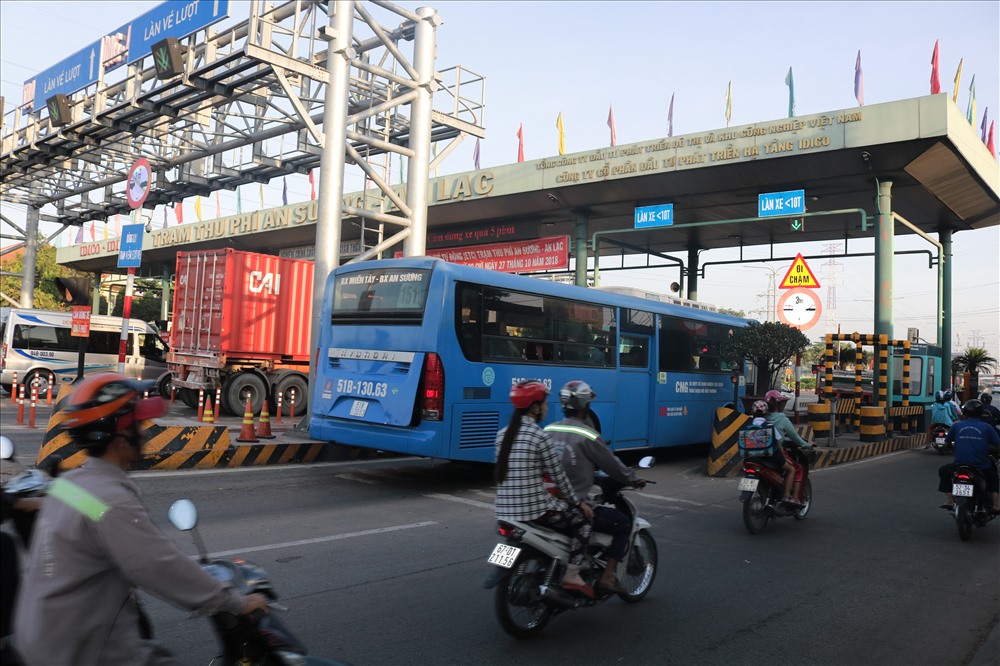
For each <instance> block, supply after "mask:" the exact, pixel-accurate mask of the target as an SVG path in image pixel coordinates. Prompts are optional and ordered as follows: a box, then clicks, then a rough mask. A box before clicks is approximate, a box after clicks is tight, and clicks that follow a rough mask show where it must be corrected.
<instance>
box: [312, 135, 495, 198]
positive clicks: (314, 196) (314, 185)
mask: <svg viewBox="0 0 1000 666" xmlns="http://www.w3.org/2000/svg"><path fill="white" fill-rule="evenodd" d="M477 141H478V139H477ZM477 145H478V144H477ZM309 198H310V199H315V198H316V180H315V179H314V178H313V170H312V169H309Z"/></svg>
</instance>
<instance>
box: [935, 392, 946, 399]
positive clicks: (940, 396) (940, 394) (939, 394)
mask: <svg viewBox="0 0 1000 666" xmlns="http://www.w3.org/2000/svg"><path fill="white" fill-rule="evenodd" d="M947 399H948V398H947V396H946V394H945V392H944V391H937V392H935V393H934V400H936V401H937V402H945V401H946V400H947Z"/></svg>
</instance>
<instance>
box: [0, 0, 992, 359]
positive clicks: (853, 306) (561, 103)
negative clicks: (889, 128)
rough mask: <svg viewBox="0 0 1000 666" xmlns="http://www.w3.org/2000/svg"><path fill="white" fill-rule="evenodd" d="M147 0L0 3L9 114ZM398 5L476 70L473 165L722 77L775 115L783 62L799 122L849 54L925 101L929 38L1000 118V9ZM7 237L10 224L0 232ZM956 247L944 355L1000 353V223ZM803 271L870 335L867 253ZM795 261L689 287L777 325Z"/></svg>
mask: <svg viewBox="0 0 1000 666" xmlns="http://www.w3.org/2000/svg"><path fill="white" fill-rule="evenodd" d="M157 4H159V3H157V2H134V1H126V0H118V1H115V2H91V1H85V0H77V1H73V2H56V1H54V0H44V1H38V0H24V1H21V0H0V83H2V86H0V91H2V94H3V96H4V97H5V98H6V100H7V105H6V107H5V108H6V109H8V110H9V109H10V108H11V106H12V104H14V103H17V102H19V101H20V99H21V84H22V83H23V82H24V81H25V80H26V79H28V78H30V77H31V76H33V75H34V74H36V73H38V72H39V71H42V70H44V69H46V68H48V67H50V66H52V65H54V64H55V63H56V62H58V61H59V60H60V59H62V58H64V57H66V56H68V55H70V54H72V53H74V52H76V51H78V50H79V49H81V48H83V47H84V46H86V45H87V44H89V43H91V42H92V41H94V40H95V39H97V38H98V37H99V36H100V35H101V34H103V33H105V32H108V31H110V30H113V29H115V28H117V27H119V26H120V25H122V24H123V23H125V22H126V21H128V20H131V19H133V18H135V17H138V16H139V15H140V14H142V13H143V12H145V11H147V10H148V9H150V8H152V7H154V6H156V5H157ZM398 4H399V5H401V6H403V7H406V8H408V9H416V8H417V7H420V6H429V7H433V8H435V9H436V10H437V11H438V14H439V17H440V18H441V21H442V24H441V25H440V26H439V28H438V30H437V47H438V57H437V68H438V69H439V70H441V69H445V68H449V67H453V66H456V65H461V66H462V67H463V68H465V69H468V70H471V71H473V72H475V73H478V74H480V75H482V76H484V77H485V78H486V85H485V102H486V108H485V113H484V126H485V128H486V139H484V140H483V141H482V143H481V146H480V163H481V166H482V168H489V167H493V166H497V165H501V164H508V163H512V162H515V161H516V159H517V147H518V145H517V142H518V140H517V136H516V133H517V131H518V128H519V127H521V126H523V128H524V151H525V159H526V160H533V159H540V158H544V157H552V156H554V155H557V154H558V131H557V129H556V124H555V123H556V117H557V116H558V115H559V114H560V113H561V114H562V116H563V122H564V126H565V142H566V146H565V147H566V152H567V153H573V152H579V151H586V150H592V149H596V148H600V147H604V146H608V145H609V139H610V129H609V127H608V124H607V121H608V113H609V109H610V108H611V106H613V107H614V116H615V130H616V134H617V142H618V145H624V144H627V143H633V142H639V141H647V140H650V139H654V138H662V137H665V136H666V131H667V107H668V105H669V102H670V98H671V95H674V98H675V101H674V118H673V119H674V134H675V135H680V134H687V133H693V132H700V131H705V130H714V129H719V128H723V127H725V126H726V118H725V107H726V102H725V100H726V89H727V85H728V84H729V82H730V81H731V82H732V118H731V124H732V125H740V124H747V123H756V122H763V121H768V120H774V119H780V118H784V117H786V116H787V114H788V88H787V87H786V85H785V76H786V74H787V73H788V68H789V67H792V68H793V73H794V82H795V103H796V109H795V110H796V114H797V115H809V114H814V113H823V112H829V111H834V110H839V109H846V108H852V107H856V106H857V102H856V101H855V97H854V68H855V61H856V58H857V54H858V51H859V50H860V51H861V58H862V68H863V72H864V101H865V103H866V104H867V105H870V104H877V103H880V102H889V101H896V100H902V99H909V98H912V97H919V96H924V95H927V94H929V93H930V75H931V64H930V61H931V54H932V51H933V49H934V43H935V40H939V46H940V80H941V88H942V91H945V92H947V93H948V94H949V96H950V95H951V93H952V90H953V88H954V83H953V80H954V77H955V72H956V69H957V68H958V63H959V59H962V63H963V64H962V79H961V84H960V88H959V94H958V102H957V105H958V107H959V109H960V110H961V111H962V113H965V112H966V110H967V107H968V102H969V96H970V92H969V85H970V83H971V81H972V76H973V75H975V95H976V109H977V112H976V122H975V125H976V128H977V131H978V128H979V125H980V123H981V121H982V117H983V114H984V113H987V114H988V117H989V118H990V119H995V118H1000V71H998V70H1000V57H998V54H1000V2H832V3H828V2H795V3H793V2H697V3H695V2H614V3H608V2H478V1H477V2H457V1H442V0H438V1H435V0H426V1H425V2H419V3H418V2H400V3H398ZM232 5H233V7H232V10H231V12H230V14H231V16H232V17H234V19H235V18H240V19H242V18H245V17H246V16H247V15H248V13H249V10H248V3H247V2H243V1H237V0H234V2H233V3H232ZM395 23H398V18H396V19H395V21H394V22H393V24H395ZM987 110H988V111H987ZM998 125H1000V123H998ZM998 137H1000V128H998ZM473 144H474V141H471V140H467V141H465V142H464V143H463V144H462V145H461V146H460V147H459V148H458V149H457V150H455V151H454V152H453V153H452V154H451V155H449V157H448V158H447V160H446V161H445V162H444V164H443V165H442V167H441V169H440V174H441V175H447V174H450V173H458V172H464V171H469V170H472V169H473V159H472V151H473ZM351 178H355V177H353V176H352V177H350V178H349V179H348V181H347V182H346V183H345V191H346V192H352V191H357V190H360V189H361V182H360V179H357V182H351ZM288 188H289V201H295V200H303V199H307V198H308V197H309V185H308V182H307V181H306V179H305V177H298V178H290V179H289V180H288ZM226 196H227V197H228V196H230V195H229V194H228V193H227V195H226ZM265 199H266V202H267V205H278V204H279V203H280V199H281V183H280V182H279V181H274V182H272V183H271V184H270V185H269V186H267V187H266V191H265ZM208 208H210V209H212V206H208ZM212 210H214V209H212ZM0 211H2V212H3V214H4V215H6V216H8V217H10V218H11V219H12V220H14V221H17V222H19V223H20V221H21V220H23V218H24V209H23V207H21V206H15V205H11V204H8V203H6V202H0ZM43 212H44V211H43ZM234 212H235V202H234V201H233V200H231V199H229V198H224V199H223V200H222V213H223V214H224V215H225V214H230V213H234ZM45 228H46V225H44V224H43V230H45ZM51 230H52V231H54V230H55V227H53V228H52V229H51ZM4 233H5V234H8V233H10V230H9V229H8V228H6V226H5V229H4ZM953 240H954V247H953V252H954V271H953V296H954V317H953V320H952V330H953V338H952V341H951V342H952V348H953V351H954V353H960V352H961V351H962V350H964V349H965V348H966V347H967V346H969V345H975V346H983V347H986V348H987V350H988V351H989V352H990V353H991V355H992V356H994V357H996V358H1000V268H998V258H997V257H998V255H1000V228H998V227H992V228H988V229H981V230H976V231H963V232H959V233H956V234H955V235H954V237H953ZM4 242H5V243H6V242H9V241H4ZM873 248H874V242H873V241H857V242H855V241H852V242H851V246H850V248H849V249H850V251H851V252H865V251H872V250H873ZM831 249H833V250H834V251H835V252H836V251H840V252H842V251H843V248H842V247H841V248H831V247H830V244H829V243H809V242H802V243H796V244H790V245H789V246H787V247H785V246H776V248H775V254H776V255H779V256H785V255H794V254H796V253H798V252H801V253H803V254H805V255H807V256H808V255H810V254H825V253H828V252H829V251H830V250H831ZM896 249H897V251H898V250H908V249H917V250H924V249H929V246H928V245H927V244H926V242H925V241H922V240H919V239H917V238H916V237H915V236H912V235H907V236H897V238H896ZM767 251H768V248H756V249H750V250H746V251H745V253H744V256H745V257H763V256H766V253H767ZM732 252H733V251H730V250H715V251H709V252H707V253H703V255H702V257H703V259H702V260H703V261H723V260H727V259H732V258H735V256H734V255H733V253H732ZM832 264H836V265H832ZM809 266H810V268H811V269H812V271H813V273H814V274H816V277H817V278H818V280H819V282H820V284H821V285H822V287H821V289H820V290H819V292H820V297H821V300H822V301H823V305H824V308H826V309H827V311H829V309H830V308H829V306H830V305H831V300H830V299H831V296H834V295H835V300H836V319H835V320H833V319H830V318H829V317H826V316H824V317H823V318H822V319H821V321H820V323H819V324H817V325H816V326H815V327H813V328H811V329H808V330H806V331H805V333H806V334H807V335H808V336H809V337H810V338H811V339H819V338H821V337H822V335H823V333H825V332H827V331H828V330H829V331H831V332H835V331H836V329H837V325H838V324H839V325H840V328H841V330H842V331H843V332H853V331H859V332H862V333H865V332H871V329H872V326H873V324H872V319H873V314H872V313H873V309H874V278H873V270H874V269H873V260H872V259H871V258H838V259H836V260H810V262H809ZM788 267H789V265H788V262H786V263H784V264H781V263H768V264H746V265H740V266H717V267H711V268H710V269H709V271H708V272H707V274H706V276H705V277H704V278H703V279H702V280H701V281H700V283H699V292H698V296H699V299H700V300H702V301H706V302H709V303H713V304H715V305H719V306H722V307H728V308H734V309H740V310H744V311H746V312H748V313H752V316H754V317H756V318H758V319H761V320H764V319H769V318H770V319H774V317H775V315H774V313H773V311H772V312H767V311H765V306H766V305H767V302H768V301H767V298H766V294H767V292H768V290H769V285H770V283H771V281H772V280H774V281H776V282H779V281H780V280H781V278H782V277H783V276H784V273H785V271H787V269H788ZM894 277H895V283H894V296H895V302H894V316H895V320H894V335H895V337H897V338H902V337H904V336H905V334H906V330H907V329H908V328H910V327H914V328H918V329H919V335H920V337H921V338H923V339H925V340H927V341H929V342H938V341H937V339H936V327H935V323H934V312H935V307H936V271H935V270H934V269H931V268H929V267H928V265H927V259H926V255H902V256H897V258H896V261H895V276H894ZM676 279H677V276H676V269H675V270H673V271H672V272H670V271H668V270H667V269H662V270H641V271H616V272H602V284H615V285H627V286H635V287H640V288H642V289H647V290H653V291H662V292H666V291H667V286H666V285H669V284H670V282H673V281H674V280H676ZM831 286H832V287H834V291H835V294H831V293H830V287H831ZM774 300H776V299H772V302H774ZM998 371H1000V370H998Z"/></svg>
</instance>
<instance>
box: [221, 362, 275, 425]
mask: <svg viewBox="0 0 1000 666" xmlns="http://www.w3.org/2000/svg"><path fill="white" fill-rule="evenodd" d="M247 397H249V398H250V409H251V410H252V411H253V413H254V414H255V415H256V414H260V408H261V407H262V406H263V405H264V399H265V398H266V397H267V384H266V383H264V380H263V379H261V377H260V375H257V374H254V373H252V372H237V373H236V374H234V375H230V376H229V377H228V378H227V379H226V381H225V382H223V384H222V408H223V409H225V410H226V411H227V412H229V413H230V414H232V415H233V416H243V414H244V413H245V412H246V409H247Z"/></svg>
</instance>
